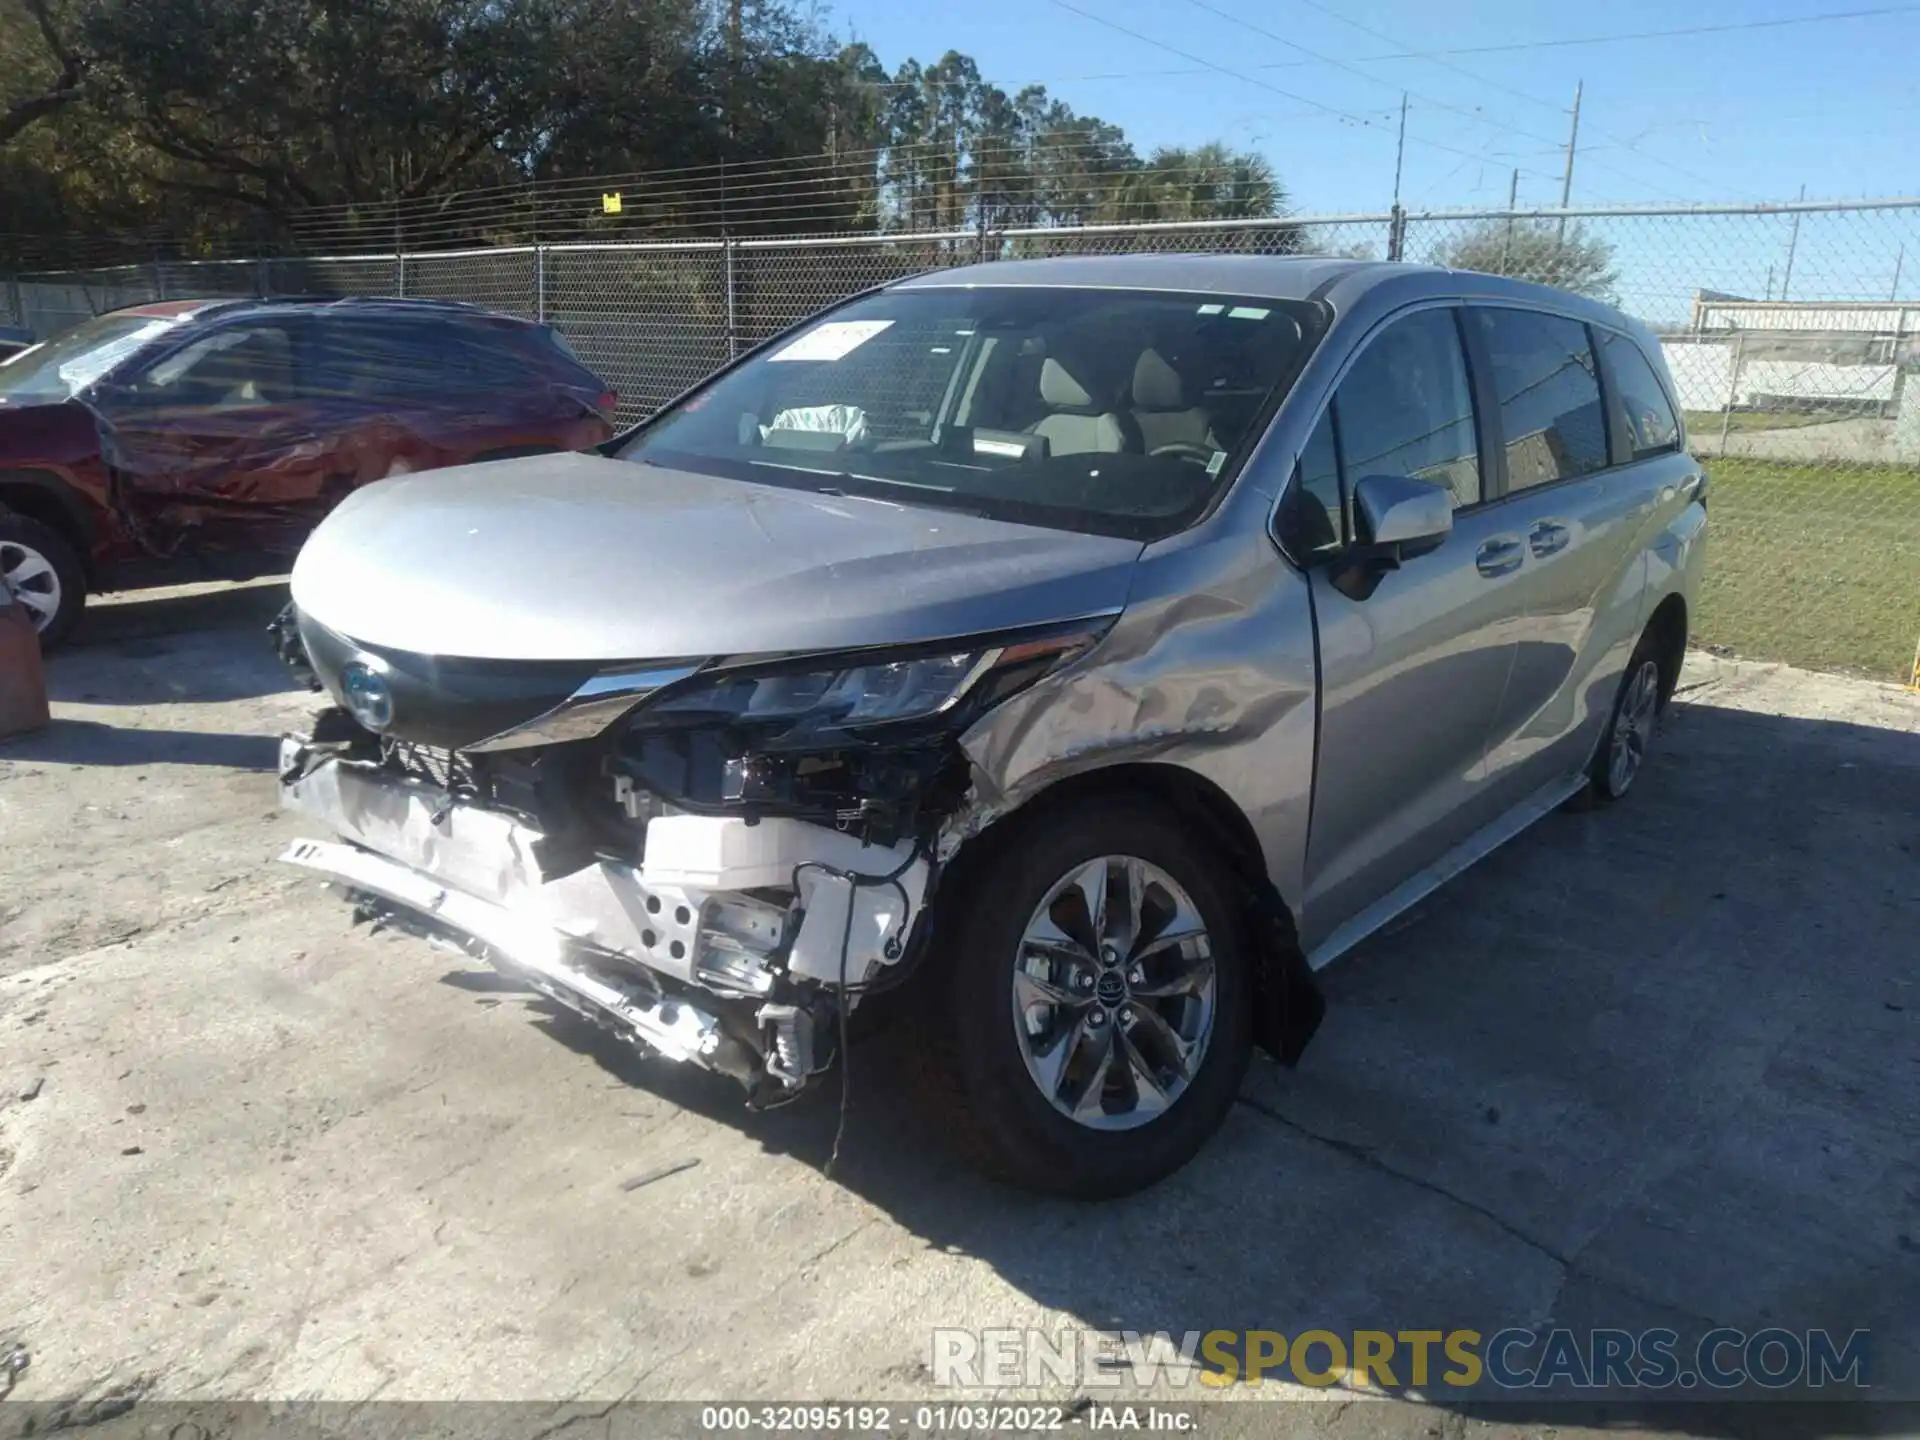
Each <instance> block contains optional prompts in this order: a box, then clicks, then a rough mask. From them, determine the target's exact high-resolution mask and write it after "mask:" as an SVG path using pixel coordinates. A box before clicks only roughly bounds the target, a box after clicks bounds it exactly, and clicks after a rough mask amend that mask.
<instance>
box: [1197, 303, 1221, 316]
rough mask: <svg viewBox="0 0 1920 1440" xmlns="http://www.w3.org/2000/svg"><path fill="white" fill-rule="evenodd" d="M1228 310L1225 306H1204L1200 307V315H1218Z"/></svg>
mask: <svg viewBox="0 0 1920 1440" xmlns="http://www.w3.org/2000/svg"><path fill="white" fill-rule="evenodd" d="M1226 308H1227V307H1226V306H1224V305H1202V306H1201V307H1200V313H1201V314H1202V315H1218V314H1219V313H1220V312H1221V311H1222V310H1224V309H1226Z"/></svg>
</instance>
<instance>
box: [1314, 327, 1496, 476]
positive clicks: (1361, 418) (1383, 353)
mask: <svg viewBox="0 0 1920 1440" xmlns="http://www.w3.org/2000/svg"><path fill="white" fill-rule="evenodd" d="M1334 409H1335V411H1336V418H1337V422H1338V429H1339V435H1340V452H1341V459H1342V460H1343V462H1344V464H1345V470H1346V477H1347V485H1348V488H1349V489H1351V488H1352V487H1353V486H1355V485H1357V484H1359V483H1360V481H1362V480H1364V479H1366V478H1367V476H1369V475H1410V476H1412V477H1413V478H1414V479H1416V480H1430V481H1432V482H1434V483H1435V484H1438V485H1445V486H1446V487H1447V488H1448V489H1450V490H1452V491H1453V503H1454V506H1455V508H1456V509H1457V508H1459V507H1460V506H1463V505H1474V504H1477V503H1479V500H1480V447H1479V443H1478V441H1477V440H1476V438H1475V435H1474V425H1473V393H1472V390H1471V389H1470V388H1469V386H1468V383H1467V365H1466V356H1465V355H1464V353H1463V352H1462V350H1461V348H1460V330H1459V327H1458V326H1457V325H1456V324H1455V322H1454V312H1453V311H1452V310H1421V311H1416V312H1415V313H1414V314H1412V315H1409V316H1407V317H1406V318H1405V319H1402V320H1396V321H1394V322H1393V323H1392V324H1391V325H1389V326H1388V327H1387V328H1386V329H1385V330H1383V331H1382V332H1381V333H1380V334H1379V335H1377V336H1376V337H1374V339H1373V340H1371V341H1370V342H1369V343H1368V345H1367V348H1366V349H1365V350H1363V351H1362V352H1361V354H1360V358H1359V359H1357V360H1355V361H1354V363H1353V368H1352V369H1351V370H1349V371H1348V372H1347V378H1346V379H1344V380H1342V381H1341V382H1340V390H1339V393H1338V394H1337V395H1336V396H1335V397H1334Z"/></svg>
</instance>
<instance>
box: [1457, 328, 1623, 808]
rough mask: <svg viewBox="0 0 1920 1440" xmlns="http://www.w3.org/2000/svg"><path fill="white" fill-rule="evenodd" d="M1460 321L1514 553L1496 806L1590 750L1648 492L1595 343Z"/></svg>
mask: <svg viewBox="0 0 1920 1440" xmlns="http://www.w3.org/2000/svg"><path fill="white" fill-rule="evenodd" d="M1467 314H1468V316H1469V320H1470V326H1469V333H1470V336H1471V338H1472V340H1473V344H1474V353H1475V357H1476V361H1477V363H1479V364H1481V365H1482V367H1483V368H1484V370H1485V372H1486V374H1487V376H1488V377H1489V379H1490V385H1491V389H1492V391H1493V394H1494V398H1495V401H1496V416H1497V419H1498V422H1499V433H1500V440H1501V444H1502V447H1503V458H1504V470H1505V474H1506V493H1505V495H1504V496H1503V498H1502V499H1501V500H1500V501H1499V502H1498V505H1497V508H1498V509H1499V510H1500V511H1501V512H1502V513H1503V515H1504V516H1505V523H1506V528H1507V529H1509V530H1511V531H1513V532H1516V533H1518V534H1520V535H1521V536H1523V537H1524V539H1525V541H1526V547H1527V549H1526V558H1525V562H1524V565H1523V567H1522V582H1523V583H1522V585H1521V594H1522V597H1523V600H1524V618H1523V619H1522V620H1521V622H1520V627H1519V629H1518V631H1517V633H1516V637H1515V638H1516V643H1515V651H1514V663H1513V672H1512V676H1511V678H1510V679H1509V681H1508V683H1507V688H1506V692H1505V695H1504V697H1503V698H1502V700H1501V704H1500V709H1499V711H1498V713H1497V714H1496V715H1495V717H1494V723H1493V736H1492V741H1491V744H1490V747H1489V753H1488V772H1489V778H1490V781H1491V784H1492V786H1493V788H1494V790H1495V792H1496V794H1497V795H1498V797H1499V801H1500V803H1501V805H1502V807H1505V806H1508V805H1517V804H1519V803H1520V802H1521V801H1522V800H1524V799H1526V798H1527V797H1528V796H1529V795H1531V794H1533V793H1534V792H1535V791H1538V790H1540V789H1541V788H1542V787H1545V786H1547V785H1550V784H1554V783H1557V782H1560V781H1562V780H1565V779H1567V778H1569V777H1571V776H1573V775H1574V774H1576V773H1577V772H1578V771H1579V770H1580V769H1581V768H1582V767H1583V766H1584V765H1585V763H1586V761H1587V758H1588V756H1589V755H1590V753H1591V751H1592V748H1593V745H1594V744H1595V743H1596V741H1597V739H1598V736H1599V728H1600V725H1601V723H1602V722H1603V720H1604V717H1605V714H1606V711H1607V707H1608V705H1609V703H1610V702H1611V700H1612V695H1613V687H1614V684H1615V683H1616V681H1617V678H1618V675H1619V668H1620V666H1621V665H1622V664H1624V662H1625V659H1626V653H1625V652H1626V650H1630V649H1631V647H1632V645H1633V643H1634V641H1635V640H1636V639H1637V638H1638V634H1639V627H1640V624H1641V618H1642V617H1641V615H1640V610H1641V596H1642V594H1643V593H1644V590H1645V583H1646V577H1645V568H1644V559H1643V548H1644V546H1645V543H1646V540H1647V538H1648V534H1649V530H1650V524H1651V520H1652V516H1653V512H1654V497H1655V489H1656V488H1657V487H1654V486H1650V485H1649V484H1647V483H1645V481H1646V478H1647V477H1646V476H1645V474H1644V472H1643V469H1642V467H1638V466H1636V465H1635V464H1634V463H1633V462H1632V458H1631V456H1630V455H1627V454H1624V453H1623V444H1622V440H1621V437H1620V436H1619V435H1618V434H1617V433H1616V431H1617V427H1618V420H1617V412H1618V409H1619V407H1618V405H1617V403H1616V404H1610V403H1609V402H1610V400H1613V401H1617V396H1610V395H1609V388H1610V387H1609V383H1608V380H1607V378H1606V375H1605V371H1604V367H1603V365H1602V362H1601V356H1600V343H1601V342H1600V334H1601V333H1602V332H1596V331H1595V330H1594V329H1593V328H1592V327H1590V326H1589V325H1587V324H1586V323H1585V322H1583V321H1581V320H1578V319H1574V318H1571V317H1569V316H1564V315H1556V314H1551V313H1548V312H1545V311H1541V310H1534V309H1522V308H1516V307H1511V306H1504V305H1474V306H1471V307H1470V308H1469V309H1468V311H1467ZM1656 388H1657V387H1656ZM1623 646H1624V647H1625V649H1624V650H1623V649H1622V647H1623Z"/></svg>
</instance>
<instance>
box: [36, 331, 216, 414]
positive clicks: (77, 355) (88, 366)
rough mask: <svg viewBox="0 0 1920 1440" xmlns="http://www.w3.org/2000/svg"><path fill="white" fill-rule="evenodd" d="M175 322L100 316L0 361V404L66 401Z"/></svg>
mask: <svg viewBox="0 0 1920 1440" xmlns="http://www.w3.org/2000/svg"><path fill="white" fill-rule="evenodd" d="M179 323H180V322H179V321H177V320H169V319H162V318H160V317H157V316H153V315H100V316H96V317H95V318H94V319H92V320H89V321H87V322H86V323H85V324H84V325H76V326H75V327H74V328H73V329H71V330H69V331H67V333H66V334H64V335H61V336H59V337H58V338H56V339H53V340H49V341H47V343H46V344H44V345H36V346H34V347H33V348H32V349H30V350H23V351H21V352H20V353H19V354H18V355H16V356H14V357H13V358H12V359H11V360H9V361H8V362H7V363H6V364H4V365H0V402H9V401H10V402H12V403H13V404H16V405H20V404H27V403H35V404H38V403H42V402H45V401H59V400H71V399H72V398H73V397H74V396H75V395H77V394H79V393H80V392H81V391H82V390H84V389H86V388H87V386H89V385H91V384H92V383H93V382H94V381H96V380H98V379H99V378H100V377H101V376H102V375H105V374H106V373H107V371H109V370H111V369H112V368H113V367H114V366H116V365H118V364H119V363H120V362H121V361H122V360H124V359H126V358H127V357H128V356H129V355H131V354H133V353H134V352H135V351H136V350H138V349H140V347H141V346H143V345H145V344H146V343H147V342H148V341H149V340H152V339H154V338H155V337H156V336H159V335H164V334H166V332H167V331H169V330H171V329H172V328H173V327H174V326H175V325H177V324H179Z"/></svg>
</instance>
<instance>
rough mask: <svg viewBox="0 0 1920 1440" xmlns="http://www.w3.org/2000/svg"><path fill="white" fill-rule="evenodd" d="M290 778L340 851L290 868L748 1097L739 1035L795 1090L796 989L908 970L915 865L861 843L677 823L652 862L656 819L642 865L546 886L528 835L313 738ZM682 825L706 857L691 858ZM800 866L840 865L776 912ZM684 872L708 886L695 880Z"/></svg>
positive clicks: (288, 792)
mask: <svg viewBox="0 0 1920 1440" xmlns="http://www.w3.org/2000/svg"><path fill="white" fill-rule="evenodd" d="M280 775H281V782H280V787H281V789H280V793H281V803H282V804H283V806H285V807H286V808H288V809H291V810H295V811H298V812H299V813H300V814H302V815H303V816H306V817H307V818H309V819H311V820H313V821H316V822H318V824H319V825H321V826H323V827H325V828H326V829H327V830H329V831H331V832H332V833H333V834H334V835H336V836H337V837H339V838H338V839H337V840H333V841H322V840H297V841H295V842H294V843H293V844H292V845H290V846H289V847H288V848H287V850H286V852H285V853H284V854H283V855H282V856H281V857H280V858H281V859H282V860H283V861H285V862H287V863H288V864H292V865H297V866H299V867H301V868H302V869H305V870H308V871H311V872H313V873H315V874H318V875H320V876H322V877H324V878H325V879H326V880H328V881H329V882H332V883H335V884H338V885H340V886H342V887H343V888H345V889H346V890H348V891H350V892H352V893H353V894H355V895H357V896H359V897H362V898H363V899H365V898H371V899H373V900H375V901H377V902H378V906H377V908H379V909H381V910H383V911H385V912H387V913H392V914H396V915H397V916H398V917H400V918H404V919H406V920H408V921H409V922H410V923H411V925H412V927H413V928H417V929H421V930H424V931H426V932H428V933H431V934H434V935H437V936H441V937H444V938H447V939H451V940H453V941H455V942H457V943H459V944H461V945H462V946H463V947H464V948H466V949H467V950H469V951H470V952H472V953H474V954H476V955H479V956H481V957H483V958H485V959H487V960H488V961H490V962H492V963H493V964H495V965H496V966H498V967H499V968H500V969H502V970H503V971H506V972H509V973H512V974H514V975H516V976H517V977H519V978H521V979H524V980H526V981H527V982H528V983H530V984H532V985H534V986H535V987H536V988H537V989H539V990H541V991H542V992H543V993H546V994H548V995H550V996H552V997H553V998H554V999H556V1000H560V1001H562V1002H563V1003H565V1004H567V1005H570V1006H572V1007H573V1008H575V1009H578V1010H581V1011H582V1012H583V1013H586V1014H588V1015H590V1016H591V1017H592V1018H594V1019H596V1020H600V1021H603V1022H605V1023H607V1024H609V1025H611V1026H612V1027H613V1028H615V1029H616V1030H618V1031H619V1032H620V1033H622V1034H624V1035H626V1036H627V1037H628V1038H630V1039H634V1040H637V1041H640V1042H642V1043H643V1044H645V1045H646V1046H647V1047H648V1048H649V1049H652V1050H654V1051H656V1052H658V1053H659V1054H661V1055H663V1056H665V1057H667V1058H669V1059H672V1060H679V1061H688V1060H690V1061H693V1062H695V1063H697V1064H700V1065H703V1066H705V1067H707V1068H710V1069H716V1070H722V1071H725V1072H727V1073H730V1074H734V1075H736V1076H737V1077H738V1078H741V1079H743V1080H744V1081H747V1082H748V1083H751V1082H752V1079H753V1078H754V1076H755V1074H756V1073H757V1072H758V1070H759V1069H760V1056H759V1055H755V1054H749V1053H748V1052H747V1051H744V1050H743V1049H742V1046H741V1044H740V1043H739V1040H738V1038H737V1037H738V1036H739V1035H740V1034H741V1033H742V1031H743V1029H744V1032H745V1034H746V1035H747V1036H749V1037H752V1038H753V1040H754V1042H755V1043H754V1044H753V1046H752V1049H753V1050H754V1051H758V1052H761V1053H763V1054H765V1055H766V1056H768V1057H770V1058H769V1061H768V1064H767V1069H768V1070H769V1071H770V1072H771V1073H773V1074H775V1075H777V1076H780V1077H781V1078H782V1079H787V1078H788V1077H787V1076H786V1075H785V1074H784V1073H783V1068H782V1067H783V1062H782V1061H781V1060H780V1058H779V1056H778V1053H777V1052H778V1050H779V1046H778V1044H777V1043H776V1042H777V1040H778V1038H779V1036H778V1030H779V1027H780V1026H781V1025H787V1026H791V1024H792V1023H793V1022H792V1016H791V1014H790V1013H789V1012H790V1011H792V1010H793V1008H794V1007H793V1006H792V1005H791V1004H790V1003H786V1002H790V1001H791V1000H793V999H795V998H803V997H796V995H795V994H794V993H793V992H794V991H795V990H796V989H798V990H801V991H804V990H806V989H808V988H809V987H830V986H832V985H833V984H835V983H837V982H838V981H839V980H840V979H842V978H844V979H845V980H848V981H852V982H859V981H862V980H865V979H867V978H868V977H870V975H871V974H872V973H873V972H874V970H875V969H877V968H879V967H881V966H884V965H886V964H890V963H892V962H893V961H894V960H895V959H897V958H898V956H899V955H900V953H901V950H902V947H903V942H904V940H905V936H906V931H907V929H908V928H909V926H910V925H911V923H912V920H913V918H914V917H915V915H917V913H918V908H919V905H920V901H921V898H922V896H923V894H924V891H925V885H926V880H927V878H928V877H927V871H926V866H925V864H924V863H923V862H921V861H919V860H917V859H916V858H915V857H914V856H913V855H912V853H911V852H910V851H904V850H903V851H894V850H884V849H879V848H877V847H868V846H862V845H860V844H859V843H858V842H857V841H853V840H851V839H850V838H849V837H847V836H845V835H842V834H840V833H838V832H836V831H831V830H826V829H824V828H821V827H816V826H810V825H803V824H801V823H800V822H794V821H788V822H774V821H763V822H761V826H759V827H754V828H753V830H752V832H751V837H750V838H752V839H753V840H754V841H755V849H754V851H753V853H752V855H751V856H750V857H748V858H742V853H741V851H742V847H741V846H739V845H738V844H736V843H732V842H737V841H739V840H740V839H741V838H742V831H740V830H735V829H733V828H732V827H734V826H740V827H744V826H745V822H744V821H724V820H697V819H693V818H692V817H687V820H686V822H684V823H683V822H682V821H680V820H674V821H669V822H668V827H669V828H668V829H667V830H665V831H662V832H660V833H661V839H662V844H661V845H660V846H658V847H653V845H652V842H653V839H654V836H655V833H656V832H655V830H654V828H653V826H658V825H660V824H661V822H660V821H658V820H656V821H654V822H653V826H650V827H649V830H648V841H649V847H650V849H649V853H648V859H647V864H646V867H644V868H643V867H642V866H639V865H630V864H624V863H621V862H619V861H617V860H611V859H604V858H603V859H599V860H596V861H594V862H592V863H590V864H588V865H585V866H583V867H580V868H577V869H573V870H571V871H569V872H568V873H566V874H564V875H548V874H546V873H544V872H543V870H542V866H541V860H540V856H541V853H542V848H543V843H542V842H543V841H544V838H545V837H544V836H543V835H542V834H541V833H540V832H539V831H537V830H535V829H533V828H532V827H531V826H529V825H528V824H527V823H526V822H525V821H523V820H521V819H519V818H516V817H515V816H511V815H507V814H503V813H501V812H498V811H494V810H488V809H485V808H483V807H481V806H479V805H474V804H467V803H461V802H455V801H450V800H449V797H448V796H447V795H446V794H445V792H443V791H441V790H438V789H435V788H432V787H430V786H427V785H425V784H420V783H416V782H412V781H409V780H407V779H405V778H403V777H401V776H399V775H397V774H394V773H392V772H390V771H386V770H383V769H380V768H378V767H375V766H372V765H368V764H364V763H359V762H355V761H349V760H343V759H339V758H336V757H332V756H324V755H320V754H317V753H315V752H314V751H313V750H311V749H310V748H309V745H308V742H307V741H306V739H305V737H302V736H288V737H286V738H285V739H283V740H282V742H281V754H280ZM688 824H691V825H692V826H693V827H695V830H694V833H693V839H694V840H695V841H697V842H701V843H700V844H699V845H696V847H695V848H694V850H693V851H691V852H690V851H689V849H688V845H687V843H686V841H687V834H688ZM769 837H770V841H769ZM770 845H771V848H770ZM656 848H657V849H658V851H659V852H660V853H659V854H658V855H656V854H655V849H656ZM903 857H904V858H903ZM806 861H812V862H815V866H817V867H829V868H826V869H820V870H818V873H815V874H809V875H807V876H805V877H804V878H802V879H801V880H800V881H799V884H798V889H797V891H795V890H792V889H789V891H788V894H789V895H791V896H793V898H795V899H797V901H798V902H799V903H798V904H797V905H782V904H778V903H774V900H773V899H770V898H769V889H772V890H773V891H774V892H775V895H776V897H777V895H778V892H779V890H780V888H781V887H780V886H778V885H777V884H772V885H770V882H771V881H774V880H775V879H777V878H786V877H789V876H791V875H792V873H793V871H794V869H795V867H796V866H801V865H803V862H806ZM673 865H677V866H678V867H679V868H678V869H673V868H670V867H671V866H673ZM689 865H693V866H696V867H704V868H698V869H697V870H696V871H694V872H690V871H689V870H688V866H689ZM903 867H904V868H903ZM895 870H900V871H902V873H901V875H900V882H901V883H898V884H892V883H890V884H888V885H885V886H879V887H862V886H856V885H852V884H850V883H843V882H841V881H840V880H839V879H837V878H836V874H835V872H836V871H838V872H843V873H844V872H849V871H850V872H853V873H856V874H868V873H873V872H875V871H878V872H880V873H886V872H889V871H895ZM689 873H695V874H697V876H698V878H700V879H702V880H705V881H706V882H707V883H705V884H689V883H685V881H686V880H687V878H688V875H689ZM662 875H666V876H668V877H669V878H667V879H662V878H661V876H662ZM676 882H678V883H676ZM849 905H851V906H852V909H853V915H852V917H851V922H849V917H848V906H849ZM847 937H850V938H847ZM843 941H844V953H842V949H843ZM729 1009H731V1010H732V1011H733V1012H734V1013H735V1014H736V1015H738V1014H740V1013H743V1012H744V1013H745V1015H746V1016H747V1017H748V1018H747V1020H746V1023H745V1025H744V1026H742V1025H741V1024H739V1023H736V1024H733V1025H731V1026H730V1025H728V1024H725V1023H723V1019H722V1016H723V1014H724V1013H726V1012H727V1011H728V1010H729ZM763 1026H764V1027H765V1030H766V1036H765V1044H764V1045H762V1044H760V1043H759V1036H758V1032H759V1030H760V1029H761V1028H762V1027H763ZM785 1068H788V1069H790V1068H791V1067H790V1066H788V1067H785Z"/></svg>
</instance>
